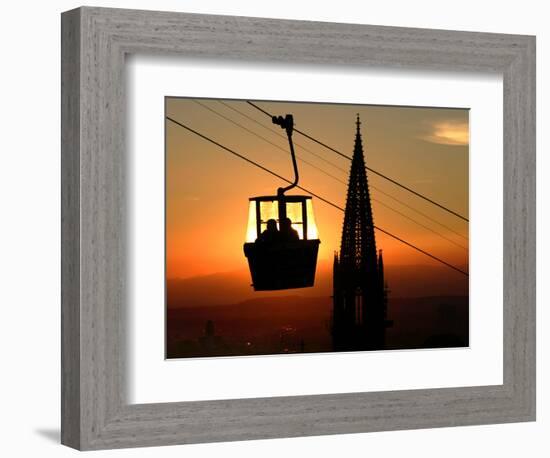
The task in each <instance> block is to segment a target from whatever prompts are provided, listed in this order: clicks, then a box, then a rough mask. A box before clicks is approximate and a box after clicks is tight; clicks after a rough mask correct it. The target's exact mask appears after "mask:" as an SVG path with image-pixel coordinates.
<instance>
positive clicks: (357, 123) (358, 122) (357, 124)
mask: <svg viewBox="0 0 550 458" xmlns="http://www.w3.org/2000/svg"><path fill="white" fill-rule="evenodd" d="M355 125H356V126H357V133H359V127H360V126H361V120H360V119H359V113H357V120H356V121H355Z"/></svg>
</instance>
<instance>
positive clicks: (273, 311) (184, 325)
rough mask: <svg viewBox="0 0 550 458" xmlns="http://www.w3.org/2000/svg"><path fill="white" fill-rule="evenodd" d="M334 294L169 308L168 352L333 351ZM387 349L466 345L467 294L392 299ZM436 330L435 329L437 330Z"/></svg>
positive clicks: (177, 354) (171, 354)
mask: <svg viewBox="0 0 550 458" xmlns="http://www.w3.org/2000/svg"><path fill="white" fill-rule="evenodd" d="M331 310H332V300H331V298H330V297H324V298H323V297H321V298H315V297H312V298H308V297H300V296H286V297H276V298H261V299H253V300H248V301H245V302H242V303H238V304H233V305H219V306H201V307H189V308H180V309H168V310H167V323H168V325H167V357H168V358H185V357H205V356H236V355H252V354H255V355H257V354H281V353H304V352H305V353H315V352H331V351H333V348H332V339H331V335H330V321H331ZM389 319H390V320H393V322H394V325H393V327H390V328H389V329H388V331H387V334H386V349H414V348H441V347H463V346H468V298H467V297H465V296H447V297H438V296H436V297H418V298H407V299H404V298H392V299H391V300H390V303H389ZM434 329H437V332H435V333H434V332H433V330H434Z"/></svg>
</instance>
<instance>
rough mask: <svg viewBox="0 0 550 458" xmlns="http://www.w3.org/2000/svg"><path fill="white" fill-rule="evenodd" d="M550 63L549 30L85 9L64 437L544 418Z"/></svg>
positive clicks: (198, 435) (72, 90)
mask: <svg viewBox="0 0 550 458" xmlns="http://www.w3.org/2000/svg"><path fill="white" fill-rule="evenodd" d="M274 36H276V37H278V39H280V40H282V41H281V43H282V45H280V46H273V45H272V43H273V37H274ZM534 60H535V40H534V38H533V37H528V36H517V35H502V34H486V33H472V32H454V31H453V32H451V31H442V30H423V29H405V28H394V27H379V26H366V25H350V24H331V23H316V22H304V21H279V20H270V19H256V18H244V17H224V16H207V15H194V14H185V13H167V12H166V13H163V12H151V11H147V12H145V11H132V10H117V9H114V10H113V9H104V8H88V7H84V8H79V9H77V10H73V11H69V12H66V13H64V14H63V16H62V178H63V181H62V189H63V193H62V238H63V251H62V265H63V269H62V331H63V332H62V442H63V443H64V444H66V445H68V446H71V447H74V448H78V449H82V450H85V449H104V448H117V447H133V446H150V445H164V444H184V443H196V442H213V441H225V440H227V441H229V440H244V439H256V438H275V437H292V436H304V435H320V434H339V433H351V432H367V431H381V430H396V429H411V428H426V427H438V426H452V425H469V424H484V423H501V422H516V421H529V420H533V419H534V417H535V300H534V294H535V287H534V286H535V285H534V282H535V275H534V273H535V254H534V252H535V251H534V250H535V237H534V236H535V226H534V222H535V214H534V212H535V194H534V189H535V188H534V185H535V143H534V142H535V140H534V138H535V137H534V129H535V127H534V126H535V106H534V104H535V97H534V94H535V92H534V91H535V73H534V68H535V62H534Z"/></svg>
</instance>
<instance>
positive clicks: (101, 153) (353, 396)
mask: <svg viewBox="0 0 550 458" xmlns="http://www.w3.org/2000/svg"><path fill="white" fill-rule="evenodd" d="M274 36H276V37H278V38H279V39H280V40H281V42H282V43H288V46H272V43H273V37H274ZM61 40H62V56H61V61H62V63H61V70H62V71H61V73H62V152H61V153H62V196H61V203H62V253H61V255H62V304H61V305H62V310H61V319H62V342H61V344H62V429H61V441H62V443H63V444H65V445H67V446H70V447H74V448H76V449H80V450H90V449H107V448H120V447H141V446H155V445H169V444H185V443H199V442H217V441H234V440H246V439H265V438H280V437H295V436H312V435H323V434H341V433H359V432H369V431H386V430H399V429H414V428H433V427H443V426H458V425H475V424H487V423H506V422H520V421H533V420H534V419H535V38H534V37H532V36H521V35H505V34H491V33H474V32H457V31H444V30H428V29H411V28H399V27H382V26H368V25H355V24H336V23H321V22H308V21H290V20H272V19H258V18H248V17H229V16H210V15H199V14H186V13H171V12H154V11H134V10H122V9H107V8H93V7H82V8H78V9H75V10H72V11H68V12H65V13H63V14H62V30H61ZM140 53H147V54H152V53H154V54H159V55H176V56H182V57H208V58H224V59H236V60H248V61H250V60H255V61H263V62H275V63H295V64H306V63H316V64H331V65H348V66H349V65H354V66H383V67H390V68H391V67H393V68H409V69H420V70H422V69H427V70H434V69H435V70H445V71H462V70H465V71H471V72H493V73H499V74H502V76H503V85H504V94H503V110H504V119H503V122H504V132H503V135H504V138H503V139H504V141H503V145H504V148H503V155H504V202H503V205H504V265H503V269H504V292H503V293H504V295H503V297H504V304H503V307H504V309H503V322H504V330H503V335H504V342H503V367H504V372H503V384H502V385H494V386H470V387H460V388H440V389H419V390H404V391H386V392H364V393H349V394H326V395H309V396H288V397H273V398H253V399H230V400H220V401H196V402H178V403H162V404H129V403H128V401H127V393H126V387H127V385H128V384H127V376H128V375H127V371H126V361H125V354H126V352H125V348H126V345H127V344H126V333H127V323H126V322H125V317H126V313H125V310H126V307H127V300H128V296H127V292H126V286H127V285H126V278H127V261H126V259H127V252H128V251H127V250H128V244H127V240H126V236H125V234H126V227H127V224H128V221H127V218H126V216H127V211H126V202H127V197H128V196H127V186H126V181H125V180H126V168H125V167H126V164H127V153H126V150H125V135H126V132H125V125H126V121H125V107H126V91H125V77H124V74H125V56H126V55H127V54H140ZM474 198H475V196H474ZM495 204H496V205H498V204H499V203H495ZM182 389H185V387H184V386H183V387H182Z"/></svg>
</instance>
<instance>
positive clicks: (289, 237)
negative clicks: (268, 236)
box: [279, 218, 300, 242]
mask: <svg viewBox="0 0 550 458" xmlns="http://www.w3.org/2000/svg"><path fill="white" fill-rule="evenodd" d="M279 234H280V237H279V240H280V241H281V242H292V241H295V240H300V236H299V235H298V231H297V230H296V229H294V228H293V227H292V221H291V220H290V218H283V219H282V220H281V230H280V231H279Z"/></svg>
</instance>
